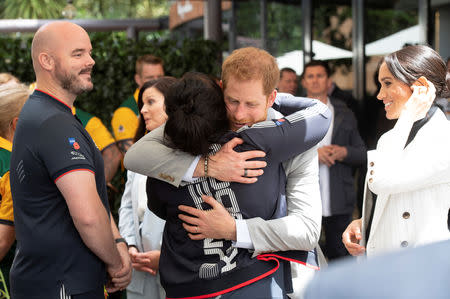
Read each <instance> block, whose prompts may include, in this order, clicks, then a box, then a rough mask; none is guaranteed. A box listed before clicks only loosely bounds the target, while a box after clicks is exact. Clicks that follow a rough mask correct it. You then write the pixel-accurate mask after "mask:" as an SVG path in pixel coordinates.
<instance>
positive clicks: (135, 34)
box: [127, 26, 138, 40]
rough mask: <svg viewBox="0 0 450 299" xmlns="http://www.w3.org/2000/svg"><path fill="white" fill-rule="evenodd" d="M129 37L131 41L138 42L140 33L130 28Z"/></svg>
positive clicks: (128, 29) (128, 30)
mask: <svg viewBox="0 0 450 299" xmlns="http://www.w3.org/2000/svg"><path fill="white" fill-rule="evenodd" d="M127 37H128V38H129V39H134V40H137V38H138V31H137V30H136V27H134V26H130V27H128V28H127Z"/></svg>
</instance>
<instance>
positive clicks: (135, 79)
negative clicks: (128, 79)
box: [134, 74, 144, 88]
mask: <svg viewBox="0 0 450 299" xmlns="http://www.w3.org/2000/svg"><path fill="white" fill-rule="evenodd" d="M134 82H136V84H137V86H139V88H141V86H142V84H141V83H144V82H142V80H141V76H139V75H138V74H134Z"/></svg>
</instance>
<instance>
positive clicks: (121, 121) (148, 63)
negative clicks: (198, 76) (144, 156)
mask: <svg viewBox="0 0 450 299" xmlns="http://www.w3.org/2000/svg"><path fill="white" fill-rule="evenodd" d="M163 76H164V65H163V61H162V59H161V58H159V57H156V56H153V55H150V54H147V55H143V56H140V57H139V58H138V59H137V60H136V74H135V75H134V81H135V82H136V84H137V85H138V88H137V89H136V91H135V92H134V94H133V95H132V96H131V97H129V98H128V99H127V100H125V101H124V102H123V103H122V104H121V105H120V106H119V108H117V109H116V110H115V111H114V114H113V117H112V119H111V127H112V129H113V133H114V137H115V139H116V142H117V146H118V147H119V149H120V151H121V152H122V153H123V154H125V153H126V151H127V150H128V148H129V147H130V146H131V145H132V144H133V138H134V135H135V134H136V130H137V127H138V118H139V109H138V106H137V100H138V94H139V88H140V87H141V86H142V85H143V84H144V83H145V82H147V81H150V80H153V79H158V78H160V77H163Z"/></svg>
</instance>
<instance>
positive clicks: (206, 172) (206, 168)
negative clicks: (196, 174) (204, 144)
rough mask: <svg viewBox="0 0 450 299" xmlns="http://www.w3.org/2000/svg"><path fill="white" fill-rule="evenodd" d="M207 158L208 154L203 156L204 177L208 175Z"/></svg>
mask: <svg viewBox="0 0 450 299" xmlns="http://www.w3.org/2000/svg"><path fill="white" fill-rule="evenodd" d="M208 159H209V156H208V155H206V156H205V167H204V171H205V175H204V176H205V177H207V176H208Z"/></svg>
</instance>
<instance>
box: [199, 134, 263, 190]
mask: <svg viewBox="0 0 450 299" xmlns="http://www.w3.org/2000/svg"><path fill="white" fill-rule="evenodd" d="M243 142H244V141H243V140H242V139H240V138H233V139H232V140H230V141H228V142H227V143H225V144H224V145H223V146H222V148H221V149H220V150H219V151H218V152H217V153H216V154H214V155H212V156H209V158H208V176H210V177H213V178H215V179H218V180H221V181H228V182H237V183H244V184H252V183H255V182H256V181H257V180H258V178H257V177H258V176H260V175H262V174H263V173H264V171H263V170H262V169H261V168H264V167H266V165H267V163H266V162H265V161H248V160H250V159H253V158H260V157H265V155H266V153H264V152H263V151H247V152H241V153H238V152H236V151H235V150H234V148H235V147H236V146H237V145H239V144H242V143H243ZM204 162H205V160H204V158H202V159H200V161H199V164H198V166H197V168H196V170H195V172H194V176H197V177H200V176H204V175H205V173H204V171H203V170H204V167H203V165H204Z"/></svg>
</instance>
